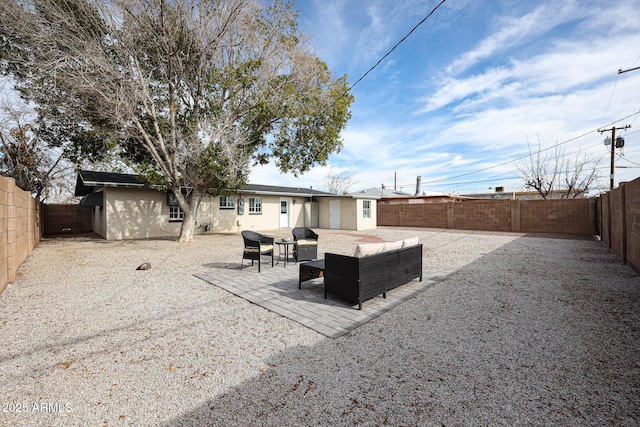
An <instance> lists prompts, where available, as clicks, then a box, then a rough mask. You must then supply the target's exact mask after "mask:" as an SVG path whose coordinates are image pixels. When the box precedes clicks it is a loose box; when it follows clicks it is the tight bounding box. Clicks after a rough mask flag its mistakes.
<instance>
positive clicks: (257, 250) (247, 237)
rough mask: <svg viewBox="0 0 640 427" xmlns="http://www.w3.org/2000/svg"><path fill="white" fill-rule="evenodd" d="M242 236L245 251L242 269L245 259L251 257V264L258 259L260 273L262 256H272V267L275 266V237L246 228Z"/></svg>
mask: <svg viewBox="0 0 640 427" xmlns="http://www.w3.org/2000/svg"><path fill="white" fill-rule="evenodd" d="M242 238H243V239H244V251H243V252H242V264H240V270H242V265H243V264H244V260H245V259H250V260H251V265H253V262H254V261H256V260H257V261H258V273H260V265H261V262H260V258H262V257H263V256H271V267H273V237H268V236H264V235H262V234H260V233H256V232H253V231H248V230H245V231H243V232H242Z"/></svg>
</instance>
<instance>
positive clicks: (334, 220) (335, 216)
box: [329, 200, 340, 230]
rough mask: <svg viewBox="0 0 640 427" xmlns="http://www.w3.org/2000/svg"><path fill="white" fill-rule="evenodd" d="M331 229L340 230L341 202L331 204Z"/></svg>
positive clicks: (336, 201) (335, 201)
mask: <svg viewBox="0 0 640 427" xmlns="http://www.w3.org/2000/svg"><path fill="white" fill-rule="evenodd" d="M329 228H332V229H336V230H337V229H340V200H331V201H330V202H329Z"/></svg>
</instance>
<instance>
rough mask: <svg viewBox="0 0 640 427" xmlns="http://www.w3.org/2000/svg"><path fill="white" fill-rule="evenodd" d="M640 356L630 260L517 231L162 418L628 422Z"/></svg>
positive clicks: (639, 287) (177, 422) (590, 245)
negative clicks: (422, 285)
mask: <svg viewBox="0 0 640 427" xmlns="http://www.w3.org/2000/svg"><path fill="white" fill-rule="evenodd" d="M536 237H538V236H536ZM639 354H640V280H639V279H638V276H637V275H636V274H635V273H634V272H633V271H632V270H631V269H630V268H628V267H627V266H623V265H620V264H619V263H618V262H616V259H615V256H614V255H612V254H611V253H610V252H609V251H608V249H607V248H605V247H604V246H603V245H601V244H600V243H599V242H596V241H589V240H562V239H556V238H554V239H543V238H540V239H538V238H536V239H531V238H519V239H516V240H514V241H512V242H510V243H508V244H506V245H504V246H502V247H500V248H498V249H496V250H494V251H492V252H490V253H488V254H486V255H484V256H482V257H481V258H480V259H478V260H476V261H475V262H472V263H471V264H469V265H466V266H465V267H463V268H461V269H459V270H458V271H456V272H455V273H454V274H453V275H452V276H451V277H450V278H449V279H447V280H445V281H443V282H440V283H439V284H437V285H436V286H434V287H432V288H430V289H426V290H425V291H424V292H421V293H420V294H419V295H417V296H416V297H415V298H412V299H410V300H408V301H406V302H405V303H403V304H402V305H399V306H397V307H395V308H394V309H392V310H390V311H389V312H387V313H385V314H383V315H382V316H380V317H379V318H377V319H374V320H372V321H370V322H369V323H367V324H366V325H364V326H362V327H360V328H358V329H356V330H354V331H352V332H350V333H349V334H347V335H345V336H343V337H341V338H339V339H335V340H332V339H326V340H323V341H321V342H320V343H319V344H317V345H314V346H312V347H304V346H301V347H294V348H289V349H286V350H284V351H282V352H281V353H279V354H278V355H276V356H274V357H272V358H270V359H269V360H266V361H265V365H266V366H268V369H266V370H265V371H264V372H261V373H256V376H255V377H254V378H251V379H249V380H247V381H245V382H243V383H241V384H239V385H237V386H233V387H231V388H229V389H228V391H227V392H226V393H225V394H223V395H219V396H211V399H210V400H209V401H207V402H205V403H203V404H202V405H200V406H199V407H198V408H197V409H195V410H193V411H191V412H188V413H184V414H182V415H180V416H178V417H176V418H174V419H173V420H169V421H167V422H166V423H164V424H162V425H164V426H200V425H212V426H226V425H261V426H265V425H273V426H280V425H331V424H334V425H435V424H443V425H444V424H447V425H450V424H456V425H466V424H474V425H495V424H498V425H514V424H529V425H531V424H535V425H539V424H559V425H585V424H586V425H634V424H637V422H638V420H640V397H639V396H640V380H639V378H640V356H639ZM184 398H187V399H188V396H185V397H184Z"/></svg>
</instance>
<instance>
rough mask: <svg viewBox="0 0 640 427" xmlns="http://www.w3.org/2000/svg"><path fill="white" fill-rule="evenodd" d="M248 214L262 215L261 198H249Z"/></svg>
mask: <svg viewBox="0 0 640 427" xmlns="http://www.w3.org/2000/svg"><path fill="white" fill-rule="evenodd" d="M249 213H250V214H260V213H262V198H261V197H249Z"/></svg>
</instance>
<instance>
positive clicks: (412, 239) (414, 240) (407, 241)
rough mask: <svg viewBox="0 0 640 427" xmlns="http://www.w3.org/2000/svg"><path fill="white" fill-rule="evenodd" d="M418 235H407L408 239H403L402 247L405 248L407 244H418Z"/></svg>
mask: <svg viewBox="0 0 640 427" xmlns="http://www.w3.org/2000/svg"><path fill="white" fill-rule="evenodd" d="M418 240H419V239H418V236H414V237H409V238H408V239H404V240H403V241H402V242H403V243H402V247H403V248H406V247H407V246H415V245H417V244H418Z"/></svg>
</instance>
